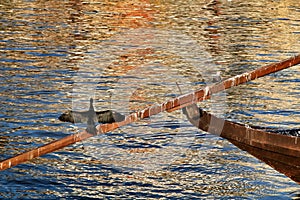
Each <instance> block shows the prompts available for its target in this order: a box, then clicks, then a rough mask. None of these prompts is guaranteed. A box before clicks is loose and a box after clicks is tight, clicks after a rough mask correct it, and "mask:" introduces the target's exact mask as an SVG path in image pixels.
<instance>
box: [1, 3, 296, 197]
mask: <svg viewBox="0 0 300 200" xmlns="http://www.w3.org/2000/svg"><path fill="white" fill-rule="evenodd" d="M299 15H300V3H299V1H298V0H286V1H267V0H262V1H240V0H234V1H226V0H222V1H206V0H203V1H182V0H179V1H178V0H177V1H148V0H143V1H138V0H132V1H126V2H125V1H104V2H96V1H90V2H89V1H80V0H74V1H55V0H51V1H1V2H0V32H1V35H0V53H1V57H0V69H1V74H0V80H1V81H0V90H1V94H0V99H1V109H0V116H1V119H2V120H1V121H0V130H1V131H0V155H1V156H0V158H1V159H6V158H9V157H11V156H14V155H16V154H18V153H21V152H24V151H26V150H28V149H32V148H35V147H38V146H41V145H43V144H46V143H48V142H51V141H53V140H56V139H59V138H62V137H64V136H67V135H69V134H73V133H76V132H78V131H80V130H82V129H83V128H84V124H75V125H72V124H69V123H63V122H60V121H59V120H58V119H57V118H58V116H59V115H60V114H61V113H63V112H65V111H67V110H68V109H73V110H87V109H88V103H89V98H90V97H93V98H94V99H95V108H96V109H97V110H105V109H113V110H116V111H118V112H121V113H123V114H125V115H126V114H128V113H130V112H133V111H136V110H140V109H142V108H145V107H147V106H149V105H152V104H155V103H161V102H164V101H166V100H168V99H170V98H173V97H176V96H178V95H179V94H180V91H179V89H178V88H177V85H176V83H178V85H179V87H180V89H181V90H182V92H183V93H187V92H189V91H192V90H194V89H197V88H201V87H203V86H205V85H209V84H212V83H213V82H214V81H215V80H216V79H220V78H221V79H225V78H229V77H232V76H234V75H238V74H240V73H242V72H247V71H249V70H253V69H255V68H257V67H260V66H263V65H267V64H270V63H273V62H276V61H279V60H282V59H286V58H288V57H290V56H293V55H296V54H298V53H299V49H300V19H299ZM299 82H300V66H295V67H292V68H290V69H287V70H284V71H281V72H278V73H276V74H272V75H269V76H267V77H264V78H261V79H258V80H255V81H253V82H251V83H248V84H245V85H242V86H238V87H235V88H232V89H229V90H227V91H225V92H223V93H220V94H218V95H215V96H213V97H212V99H211V100H208V101H205V102H201V103H199V106H201V107H203V108H205V109H207V110H209V111H210V112H212V113H214V114H216V115H218V116H222V117H225V118H227V119H230V120H232V121H237V122H243V123H247V124H253V125H261V126H268V127H280V128H295V127H298V128H299V127H300V123H299V122H300V112H299V111H298V108H299V105H300V103H299V98H300V87H299ZM0 174H1V179H0V184H1V187H0V198H3V199H5V198H10V199H11V198H20V199H27V198H28V199H32V198H38V199H54V198H74V199H80V198H85V199H88V198H90V199H97V198H128V199H133V198H147V199H151V198H174V199H179V198H180V199H191V198H263V199H268V198H270V199H271V198H272V199H273V198H297V196H299V195H300V188H299V186H298V184H296V183H295V182H293V181H292V180H290V179H289V178H287V177H286V176H284V175H283V174H280V173H279V172H277V171H275V170H274V169H272V168H271V167H270V166H268V165H267V164H265V163H263V162H261V161H259V160H258V159H256V158H254V157H253V156H251V155H249V154H248V153H247V152H244V151H241V150H240V149H238V148H236V147H235V146H233V145H232V144H231V143H229V142H228V141H226V140H224V139H221V138H219V137H217V136H211V135H209V134H207V133H205V132H202V131H201V130H198V129H197V128H195V127H193V126H192V125H191V124H190V123H189V122H188V121H187V120H186V118H185V117H184V116H183V115H182V113H181V112H180V111H175V112H172V113H161V114H159V115H157V116H154V117H151V118H150V119H147V120H142V121H139V122H136V123H133V124H131V125H128V126H124V127H121V128H119V129H117V130H115V131H113V132H111V133H108V134H105V135H99V136H96V137H93V138H90V139H88V140H86V141H83V142H80V143H78V144H75V145H72V146H68V147H66V148H64V149H61V150H58V151H56V152H53V153H50V154H47V155H44V156H42V157H40V158H37V159H34V160H32V161H29V162H26V163H24V164H20V165H18V166H15V167H13V168H11V169H8V170H5V171H2V172H0Z"/></svg>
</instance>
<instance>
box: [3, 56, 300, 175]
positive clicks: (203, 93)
mask: <svg viewBox="0 0 300 200" xmlns="http://www.w3.org/2000/svg"><path fill="white" fill-rule="evenodd" d="M299 63H300V55H297V56H295V57H292V58H290V59H287V60H284V61H282V62H278V63H274V64H270V65H267V66H264V67H261V68H258V69H256V70H253V71H251V72H248V73H243V74H241V75H238V76H235V77H232V78H230V79H227V80H224V81H222V82H220V83H217V84H214V85H211V86H207V87H205V88H204V89H200V90H196V91H194V92H191V93H188V94H185V95H181V96H179V97H177V98H174V99H171V100H169V101H167V102H164V103H162V104H159V105H153V106H151V107H149V108H146V109H144V110H142V111H139V112H135V113H132V114H130V115H129V116H128V117H126V118H125V120H124V121H122V122H118V123H112V124H102V125H100V126H97V130H98V134H100V133H102V134H103V133H106V132H109V131H112V130H114V129H116V128H118V127H120V126H124V125H126V124H129V123H132V122H134V121H137V120H139V119H143V118H148V117H150V116H152V115H156V114H158V113H160V112H163V111H168V112H171V111H174V110H178V109H180V108H183V107H186V106H188V105H191V104H193V103H196V102H198V101H203V100H205V99H209V98H210V95H211V94H214V93H217V92H220V91H223V90H225V89H228V88H231V87H234V86H237V85H239V84H242V83H246V82H248V81H251V80H254V79H256V78H259V77H262V76H265V75H268V74H270V73H274V72H277V71H280V70H282V69H286V68H289V67H292V66H294V65H297V64H299ZM228 134H229V133H228ZM92 136H93V135H92V134H89V133H87V132H85V131H84V132H81V133H76V134H73V135H70V136H67V137H64V138H62V139H59V140H57V141H54V142H51V143H49V144H46V145H44V146H41V147H38V148H36V149H33V150H30V151H28V152H25V153H22V154H19V155H17V156H15V157H12V158H8V159H6V160H3V161H1V162H0V170H5V169H7V168H10V167H12V166H15V165H17V164H20V163H23V162H26V161H28V160H31V159H33V158H36V157H39V156H42V155H44V154H46V153H50V152H53V151H56V150H58V149H61V148H64V147H66V146H68V145H71V144H74V143H76V142H79V141H82V140H84V139H87V138H89V137H92ZM224 136H225V135H224ZM258 139H259V138H258ZM240 140H244V139H243V138H242V137H241V138H240ZM251 141H252V144H255V142H256V140H251ZM265 146H268V145H265ZM270 148H272V147H270ZM287 151H288V150H287ZM290 151H292V150H290Z"/></svg>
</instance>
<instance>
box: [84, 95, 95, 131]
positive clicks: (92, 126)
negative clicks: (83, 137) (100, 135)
mask: <svg viewBox="0 0 300 200" xmlns="http://www.w3.org/2000/svg"><path fill="white" fill-rule="evenodd" d="M87 117H88V120H87V127H86V131H87V132H88V133H91V134H94V135H96V134H97V129H96V127H95V126H96V124H95V121H94V119H95V117H96V112H95V109H94V106H93V98H90V108H89V111H88V116H87Z"/></svg>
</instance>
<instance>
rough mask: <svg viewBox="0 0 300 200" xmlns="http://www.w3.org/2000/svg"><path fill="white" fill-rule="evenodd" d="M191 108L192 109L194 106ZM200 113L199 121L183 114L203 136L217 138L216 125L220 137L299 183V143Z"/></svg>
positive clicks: (189, 113) (188, 113)
mask: <svg viewBox="0 0 300 200" xmlns="http://www.w3.org/2000/svg"><path fill="white" fill-rule="evenodd" d="M191 106H193V108H194V109H195V108H196V106H195V104H193V105H191ZM191 106H188V107H191ZM196 109H198V108H196ZM200 111H201V115H200V118H199V117H198V118H197V117H195V116H193V115H192V113H193V112H186V111H185V109H184V113H185V114H186V115H187V117H188V119H189V120H190V122H191V123H192V124H193V125H195V126H197V127H198V128H199V129H202V130H204V131H206V132H209V133H212V134H218V135H219V127H218V125H219V124H224V127H223V129H222V131H221V134H220V136H221V137H223V138H225V139H227V140H229V141H230V142H231V143H233V144H234V145H235V146H237V147H239V148H241V149H242V150H245V151H247V152H249V153H250V154H252V155H254V156H255V157H257V158H259V159H260V160H262V161H264V162H265V163H267V164H268V165H270V166H271V167H273V168H274V169H276V170H277V171H279V172H281V173H283V174H285V175H286V176H288V177H289V178H291V179H292V180H294V181H296V182H298V183H300V159H299V158H300V143H299V142H298V137H293V136H287V135H281V134H276V133H270V132H264V131H262V130H259V129H254V128H251V127H249V126H246V125H242V124H238V123H234V122H230V121H227V120H223V119H220V118H217V117H215V116H213V115H211V114H209V113H207V112H206V111H204V110H200ZM211 121H213V122H214V123H211Z"/></svg>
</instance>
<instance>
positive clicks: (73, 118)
mask: <svg viewBox="0 0 300 200" xmlns="http://www.w3.org/2000/svg"><path fill="white" fill-rule="evenodd" d="M58 119H59V120H60V121H63V122H71V123H73V124H75V123H85V122H88V125H89V124H90V126H92V123H93V122H94V124H95V122H98V123H102V124H110V123H114V122H121V121H123V120H125V116H124V115H122V114H120V113H117V112H115V111H111V110H105V111H98V112H96V111H95V110H94V106H93V99H90V108H89V110H88V111H84V112H79V111H71V110H69V111H67V112H65V113H63V114H62V115H60V116H59V117H58Z"/></svg>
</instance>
